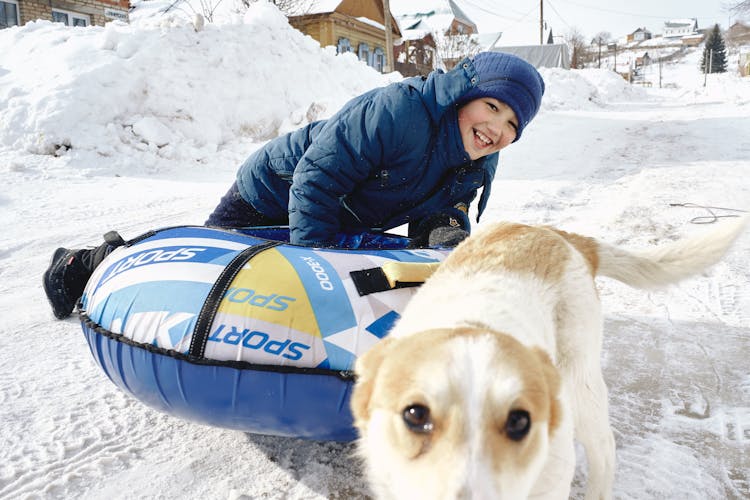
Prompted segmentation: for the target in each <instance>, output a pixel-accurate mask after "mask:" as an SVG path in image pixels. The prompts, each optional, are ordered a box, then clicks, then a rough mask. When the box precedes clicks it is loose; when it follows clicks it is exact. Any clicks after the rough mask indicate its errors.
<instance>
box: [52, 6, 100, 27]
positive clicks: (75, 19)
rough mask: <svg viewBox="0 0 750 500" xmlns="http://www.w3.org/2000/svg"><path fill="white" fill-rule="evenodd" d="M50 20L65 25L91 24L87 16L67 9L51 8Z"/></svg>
mask: <svg viewBox="0 0 750 500" xmlns="http://www.w3.org/2000/svg"><path fill="white" fill-rule="evenodd" d="M52 22H53V23H63V24H64V25H65V26H88V25H89V24H91V20H90V18H89V16H87V15H86V14H78V13H76V12H70V11H67V10H57V9H54V10H52Z"/></svg>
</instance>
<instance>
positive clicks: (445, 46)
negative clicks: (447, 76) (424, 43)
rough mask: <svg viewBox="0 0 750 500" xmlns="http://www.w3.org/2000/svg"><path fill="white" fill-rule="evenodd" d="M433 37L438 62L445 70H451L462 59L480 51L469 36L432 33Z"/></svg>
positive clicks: (478, 46)
mask: <svg viewBox="0 0 750 500" xmlns="http://www.w3.org/2000/svg"><path fill="white" fill-rule="evenodd" d="M433 37H434V38H435V51H436V53H437V57H438V61H442V63H443V65H444V66H445V69H447V70H449V69H452V68H453V66H455V65H456V64H457V63H458V62H459V61H460V60H461V59H463V58H464V57H470V56H473V55H476V54H478V53H479V52H480V51H481V49H482V47H481V46H480V45H479V42H477V41H476V40H475V39H474V37H472V36H471V35H466V34H453V35H451V34H448V35H445V34H440V33H433Z"/></svg>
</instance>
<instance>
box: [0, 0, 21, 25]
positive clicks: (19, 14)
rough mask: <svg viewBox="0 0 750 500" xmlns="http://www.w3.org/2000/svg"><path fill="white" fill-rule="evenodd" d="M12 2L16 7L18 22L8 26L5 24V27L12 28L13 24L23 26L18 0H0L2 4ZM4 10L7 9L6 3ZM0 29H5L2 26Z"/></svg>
mask: <svg viewBox="0 0 750 500" xmlns="http://www.w3.org/2000/svg"><path fill="white" fill-rule="evenodd" d="M6 3H7V4H12V5H14V6H15V7H16V24H11V25H8V26H5V28H12V27H13V26H21V12H20V9H19V8H18V0H0V4H6ZM3 10H5V5H3ZM0 29H3V28H2V27H0Z"/></svg>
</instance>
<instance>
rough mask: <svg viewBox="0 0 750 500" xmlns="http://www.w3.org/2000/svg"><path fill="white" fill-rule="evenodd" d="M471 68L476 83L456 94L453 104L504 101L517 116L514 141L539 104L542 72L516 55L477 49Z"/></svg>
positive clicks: (541, 90) (542, 83)
mask: <svg viewBox="0 0 750 500" xmlns="http://www.w3.org/2000/svg"><path fill="white" fill-rule="evenodd" d="M474 69H476V72H477V76H478V77H479V83H478V84H477V86H476V87H474V88H472V89H471V90H469V91H468V92H466V93H465V94H464V95H462V96H461V97H459V98H458V100H457V101H456V104H457V105H458V106H462V105H463V104H466V103H467V102H469V101H473V100H474V99H479V98H480V97H494V98H495V99H497V100H498V101H502V102H504V103H505V104H507V105H508V106H510V107H511V109H512V110H513V112H514V113H515V114H516V118H518V132H517V133H516V139H515V141H517V140H518V139H519V138H520V137H521V132H523V129H524V128H525V127H526V125H528V124H529V122H530V121H531V119H532V118H534V116H535V115H536V113H537V111H539V106H540V105H541V104H542V95H543V94H544V80H542V75H540V74H539V72H538V71H537V70H536V68H534V66H532V65H531V64H529V63H528V62H526V61H524V60H523V59H521V58H520V57H518V56H514V55H513V54H507V53H505V52H480V53H479V54H477V55H476V56H474ZM515 141H513V142H515Z"/></svg>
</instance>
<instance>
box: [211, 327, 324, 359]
mask: <svg viewBox="0 0 750 500" xmlns="http://www.w3.org/2000/svg"><path fill="white" fill-rule="evenodd" d="M208 341H209V342H223V343H224V344H230V345H240V344H242V347H243V348H245V349H254V350H258V351H263V352H267V353H268V354H272V355H274V356H281V357H282V358H286V359H288V360H290V361H299V360H300V359H302V357H303V356H304V355H305V351H307V350H309V349H310V346H309V345H307V344H303V343H302V342H292V341H291V340H289V339H287V340H283V341H281V340H271V336H270V335H268V334H267V333H264V332H261V331H258V330H250V329H249V328H245V329H243V330H238V329H237V327H235V326H231V327H230V326H227V325H219V327H218V328H216V330H214V331H213V332H212V333H211V336H210V337H208Z"/></svg>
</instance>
